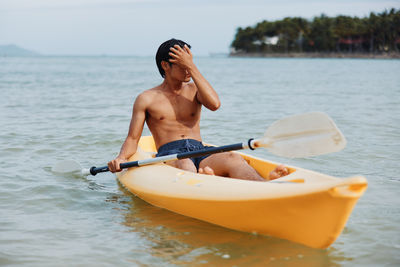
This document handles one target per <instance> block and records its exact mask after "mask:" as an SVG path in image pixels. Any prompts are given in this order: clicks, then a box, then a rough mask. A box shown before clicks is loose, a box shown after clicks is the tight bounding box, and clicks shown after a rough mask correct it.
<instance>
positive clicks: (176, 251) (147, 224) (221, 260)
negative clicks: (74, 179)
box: [115, 185, 351, 266]
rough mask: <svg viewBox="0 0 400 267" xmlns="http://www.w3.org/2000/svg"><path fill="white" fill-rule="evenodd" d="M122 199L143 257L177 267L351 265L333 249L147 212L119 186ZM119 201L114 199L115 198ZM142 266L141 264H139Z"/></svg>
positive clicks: (157, 210) (126, 222)
mask: <svg viewBox="0 0 400 267" xmlns="http://www.w3.org/2000/svg"><path fill="white" fill-rule="evenodd" d="M120 189H121V191H123V193H124V196H125V197H126V198H123V199H116V201H118V202H120V203H123V204H125V207H126V209H125V210H122V212H123V214H124V219H125V220H124V221H123V224H124V225H125V226H127V227H129V228H130V231H133V232H137V233H139V234H140V235H141V237H142V238H144V239H146V240H148V241H149V242H150V244H151V245H150V246H149V247H148V249H149V250H150V251H147V253H151V254H152V255H153V256H155V257H158V258H161V259H162V260H163V262H168V263H170V264H176V265H186V264H187V265H190V266H194V265H203V264H207V265H212V266H264V265H266V264H268V265H269V266H339V265H340V264H339V263H341V264H342V263H343V262H346V261H351V259H350V258H346V257H344V256H341V255H336V254H337V253H335V251H334V249H332V248H330V249H326V250H322V249H313V248H308V247H306V246H303V245H300V244H296V243H293V242H290V241H286V240H282V239H278V238H274V237H268V236H259V235H252V234H248V233H242V232H238V231H233V230H229V229H226V228H222V227H219V226H216V225H213V224H209V223H206V222H202V221H199V220H196V219H192V218H189V217H186V216H182V215H179V214H176V213H173V212H170V211H168V210H165V209H161V208H158V207H155V206H152V205H150V204H148V203H146V202H145V201H143V200H141V199H140V198H138V197H136V196H133V195H132V194H130V193H129V192H128V191H127V190H125V189H124V188H123V187H122V186H121V185H120ZM115 197H116V198H118V197H117V196H115ZM144 263H145V262H143V264H144Z"/></svg>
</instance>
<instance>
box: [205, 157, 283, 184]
mask: <svg viewBox="0 0 400 267" xmlns="http://www.w3.org/2000/svg"><path fill="white" fill-rule="evenodd" d="M199 167H200V168H199V172H201V171H202V170H204V171H203V172H202V173H205V174H213V173H212V172H214V174H215V175H219V176H225V177H231V178H237V179H244V180H253V181H268V180H273V179H277V178H280V177H282V176H285V175H288V174H289V171H288V169H287V168H286V167H285V166H284V165H279V166H277V167H276V168H275V170H273V171H271V172H270V174H269V177H268V178H267V179H265V178H263V177H262V176H261V175H260V174H258V172H257V171H256V170H255V169H254V168H253V167H251V166H250V165H249V164H248V163H247V162H246V160H244V158H242V156H240V155H239V154H238V153H233V152H225V153H220V154H214V155H211V156H209V157H207V158H205V159H204V160H202V161H201V162H200V166H199ZM207 167H208V168H207ZM209 168H211V170H207V169H209Z"/></svg>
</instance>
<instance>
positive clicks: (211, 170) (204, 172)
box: [199, 166, 215, 175]
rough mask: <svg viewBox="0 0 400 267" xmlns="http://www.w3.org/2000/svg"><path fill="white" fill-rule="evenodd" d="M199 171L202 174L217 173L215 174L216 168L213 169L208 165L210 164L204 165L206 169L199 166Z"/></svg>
mask: <svg viewBox="0 0 400 267" xmlns="http://www.w3.org/2000/svg"><path fill="white" fill-rule="evenodd" d="M199 173H201V174H208V175H215V174H214V170H213V169H211V168H210V167H208V166H206V167H204V170H203V168H199Z"/></svg>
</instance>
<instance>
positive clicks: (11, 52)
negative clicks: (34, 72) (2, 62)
mask: <svg viewBox="0 0 400 267" xmlns="http://www.w3.org/2000/svg"><path fill="white" fill-rule="evenodd" d="M39 55H40V54H39V53H37V52H34V51H31V50H27V49H24V48H22V47H19V46H16V45H13V44H11V45H0V57H31V56H39Z"/></svg>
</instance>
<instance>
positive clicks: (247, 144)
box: [89, 139, 255, 175]
mask: <svg viewBox="0 0 400 267" xmlns="http://www.w3.org/2000/svg"><path fill="white" fill-rule="evenodd" d="M252 141H253V139H249V140H248V141H247V142H243V143H237V144H233V145H226V146H219V147H207V148H205V149H202V150H198V151H188V152H183V153H178V154H171V155H166V156H161V157H155V158H151V159H144V160H138V161H130V162H124V163H121V164H120V165H119V166H120V168H121V169H126V168H131V167H140V166H145V165H150V164H155V163H160V162H168V161H174V160H180V159H187V158H195V157H200V156H205V155H211V154H217V153H222V152H227V151H234V150H240V149H246V148H250V149H252V150H253V149H254V147H255V146H254V144H253V142H252ZM108 171H110V170H109V169H108V166H103V167H95V166H93V167H91V168H90V170H89V172H90V174H91V175H96V174H98V173H100V172H108Z"/></svg>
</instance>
